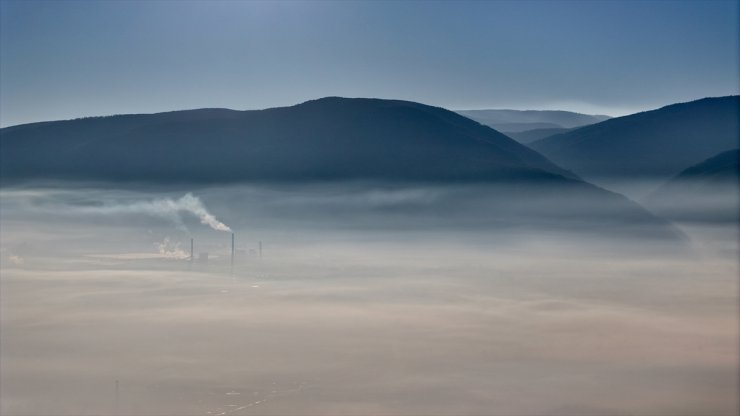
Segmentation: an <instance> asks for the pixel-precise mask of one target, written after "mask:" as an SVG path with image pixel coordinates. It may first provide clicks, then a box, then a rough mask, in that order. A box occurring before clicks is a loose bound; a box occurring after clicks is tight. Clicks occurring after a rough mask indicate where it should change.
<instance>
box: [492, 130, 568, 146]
mask: <svg viewBox="0 0 740 416" xmlns="http://www.w3.org/2000/svg"><path fill="white" fill-rule="evenodd" d="M574 129H575V128H573V129H566V128H563V127H554V128H553V127H551V128H545V129H532V130H525V131H520V132H512V131H507V132H505V133H504V134H506V135H507V136H509V137H511V138H512V139H514V140H516V141H518V142H519V143H521V144H527V145H528V144H530V143H533V142H536V141H537V140H540V139H544V138H545V137H550V136H554V135H556V134H561V133H566V132H569V131H571V130H574Z"/></svg>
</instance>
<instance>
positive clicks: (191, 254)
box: [190, 238, 195, 263]
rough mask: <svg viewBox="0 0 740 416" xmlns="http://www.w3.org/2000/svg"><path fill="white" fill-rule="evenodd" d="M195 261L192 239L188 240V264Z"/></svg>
mask: <svg viewBox="0 0 740 416" xmlns="http://www.w3.org/2000/svg"><path fill="white" fill-rule="evenodd" d="M193 261H195V252H194V251H193V239H192V238H191V239H190V262H191V263H192V262H193Z"/></svg>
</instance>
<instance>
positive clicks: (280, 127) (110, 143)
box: [0, 97, 677, 238]
mask: <svg viewBox="0 0 740 416" xmlns="http://www.w3.org/2000/svg"><path fill="white" fill-rule="evenodd" d="M0 145H1V146H0V162H1V164H0V174H1V175H2V176H1V177H0V178H1V179H2V181H3V183H4V184H6V185H8V184H10V185H13V184H22V183H24V182H27V181H33V180H42V181H44V180H47V181H48V180H57V181H58V180H72V181H77V180H83V181H95V182H99V183H100V182H102V183H124V182H131V183H136V184H159V185H166V184H194V183H196V184H197V183H200V184H223V183H229V182H241V183H251V184H254V183H291V184H309V183H327V182H339V181H344V182H346V181H354V182H357V181H371V182H375V183H385V184H392V185H393V186H398V185H403V184H409V183H411V184H416V185H415V186H418V185H421V186H426V185H439V184H445V185H451V184H456V186H457V185H459V186H461V187H466V185H472V184H490V185H496V186H497V187H494V188H488V189H493V190H492V191H490V192H493V194H490V195H488V194H486V195H481V197H479V198H472V199H471V198H469V197H464V196H461V197H460V198H459V199H456V198H454V193H453V194H452V195H453V196H452V197H451V198H448V199H446V200H445V201H444V202H439V204H441V205H439V210H434V211H432V212H439V213H441V212H456V213H457V214H455V215H463V216H464V214H462V213H464V212H467V210H468V208H466V207H468V206H469V205H470V204H475V202H473V201H487V202H485V203H483V202H481V203H480V204H482V205H481V206H480V207H479V208H476V210H477V211H476V212H481V213H485V215H486V216H487V217H490V218H491V220H493V221H494V222H498V223H501V224H506V223H510V221H509V219H511V218H514V217H518V218H522V216H523V217H524V218H526V220H525V222H529V223H532V222H533V221H534V222H538V221H545V219H544V218H546V217H549V218H550V221H551V224H557V225H558V226H563V225H564V224H573V227H583V226H584V224H585V223H586V222H584V219H585V218H589V219H590V220H591V221H590V222H589V224H591V225H589V226H588V227H586V228H594V227H596V228H598V227H606V228H607V229H608V230H609V231H608V232H610V233H617V232H624V231H625V230H627V229H632V230H633V231H630V232H639V233H643V232H645V230H648V229H650V230H651V231H649V232H648V233H649V234H652V235H662V236H668V237H671V238H672V237H675V236H676V235H677V234H676V233H675V231H674V230H673V229H672V228H671V227H670V226H669V225H668V223H666V222H665V221H663V220H661V219H659V218H657V217H655V216H653V215H652V214H650V213H648V212H647V211H645V210H644V209H643V208H642V207H640V206H639V205H637V204H635V203H634V202H632V201H629V200H628V199H626V198H624V197H623V196H621V195H618V194H615V193H612V192H608V191H605V190H603V189H600V188H597V187H595V186H593V185H590V184H588V183H585V182H583V181H581V180H580V179H578V178H577V177H576V176H574V175H573V174H571V173H570V172H568V171H566V170H563V169H561V168H560V167H558V166H556V165H555V164H553V163H551V162H550V161H549V160H547V159H546V158H545V157H543V156H542V155H540V154H539V153H537V152H535V151H533V150H532V149H530V148H528V147H526V146H524V145H521V144H519V143H517V142H516V141H514V140H512V139H510V138H509V137H507V136H505V135H503V134H501V133H499V132H497V131H495V130H493V129H491V128H489V127H486V126H483V125H481V124H479V123H477V122H475V121H472V120H470V119H468V118H466V117H463V116H461V115H459V114H457V113H454V112H452V111H448V110H445V109H442V108H437V107H430V106H427V105H423V104H418V103H413V102H408V101H396V100H381V99H361V98H356V99H348V98H337V97H330V98H323V99H318V100H313V101H308V102H305V103H302V104H298V105H295V106H292V107H283V108H273V109H267V110H259V111H234V110H226V109H202V110H189V111H175V112H169V113H159V114H138V115H136V114H135V115H120V116H111V117H96V118H86V119H76V120H69V121H54V122H42V123H32V124H25V125H19V126H13V127H7V128H4V129H2V130H0ZM499 185H500V186H499ZM486 186H489V185H486ZM496 189H497V190H499V191H500V193H499V191H496ZM461 195H464V194H461ZM543 198H544V199H543ZM480 204H478V205H480ZM445 206H446V207H450V209H451V210H452V211H445V209H444V208H443V207H445ZM476 206H477V205H476ZM486 207H488V208H486ZM430 208H431V207H427V208H424V207H417V208H416V209H419V210H428V209H430ZM440 210H441V211H440ZM525 214H526V215H525ZM435 215H436V214H435ZM440 215H441V214H440ZM445 215H446V214H445ZM507 218H508V219H507ZM569 221H571V222H569ZM625 224H629V225H630V226H635V227H633V228H630V227H627V226H625ZM653 226H654V227H653ZM604 232H607V231H604Z"/></svg>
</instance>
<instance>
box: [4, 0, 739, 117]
mask: <svg viewBox="0 0 740 416" xmlns="http://www.w3.org/2000/svg"><path fill="white" fill-rule="evenodd" d="M0 12H1V19H2V20H1V22H0V124H2V126H8V125H14V124H20V123H26V122H32V121H41V120H55V119H65V118H74V117H80V116H89V115H106V114H118V113H146V112H157V111H168V110H177V109H186V108H200V107H227V108H234V109H258V108H266V107H274V106H283V105H292V104H296V103H299V102H302V101H306V100H309V99H314V98H319V97H324V96H330V95H339V96H351V97H381V98H398V99H406V100H413V101H419V102H423V103H427V104H432V105H439V106H443V107H447V108H453V109H468V108H532V109H546V108H550V109H554V108H557V109H566V110H574V111H582V112H590V113H605V114H611V115H620V114H626V113H630V112H634V111H639V110H644V109H650V108H655V107H659V106H662V105H665V104H669V103H673V102H679V101H688V100H692V99H696V98H701V97H705V96H719V95H729V94H738V92H739V90H740V86H739V84H738V83H739V81H738V73H740V68H739V66H738V61H739V59H740V57H739V56H738V50H739V49H740V46H739V45H738V21H739V20H740V19H739V16H738V14H739V11H738V1H736V0H732V1H711V0H699V1H518V2H510V1H487V2H486V1H475V2H443V1H435V2H422V1H397V2H394V1H385V2H360V1H341V2H340V1H337V2H318V1H302V2H257V1H250V2H240V1H223V2H213V1H211V2H201V1H150V2H144V1H94V0H90V1H79V2H67V1H60V0H53V1H13V0H10V1H8V0H2V8H1V9H0Z"/></svg>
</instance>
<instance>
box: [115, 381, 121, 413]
mask: <svg viewBox="0 0 740 416" xmlns="http://www.w3.org/2000/svg"><path fill="white" fill-rule="evenodd" d="M114 414H115V415H116V416H118V415H120V414H121V413H120V412H119V411H118V380H116V401H115V413H114Z"/></svg>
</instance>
